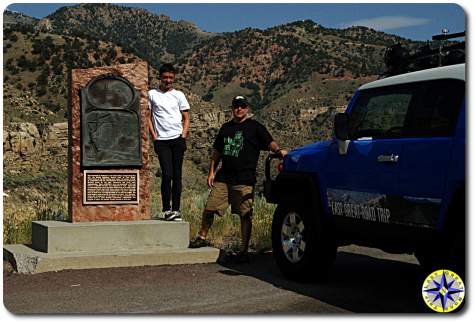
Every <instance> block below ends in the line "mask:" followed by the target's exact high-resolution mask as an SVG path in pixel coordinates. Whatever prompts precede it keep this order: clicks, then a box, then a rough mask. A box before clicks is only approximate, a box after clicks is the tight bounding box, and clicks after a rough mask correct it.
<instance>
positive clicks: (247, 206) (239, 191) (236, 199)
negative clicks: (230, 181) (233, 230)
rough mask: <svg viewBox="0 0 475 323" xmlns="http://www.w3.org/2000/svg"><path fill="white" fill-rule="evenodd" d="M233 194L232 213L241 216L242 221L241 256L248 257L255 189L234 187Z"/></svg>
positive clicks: (246, 186)
mask: <svg viewBox="0 0 475 323" xmlns="http://www.w3.org/2000/svg"><path fill="white" fill-rule="evenodd" d="M230 192H231V208H232V212H233V213H235V214H239V216H240V219H241V250H240V254H245V255H247V252H248V249H249V241H250V240H251V233H252V205H253V199H254V187H253V186H249V185H233V186H232V187H231V189H230Z"/></svg>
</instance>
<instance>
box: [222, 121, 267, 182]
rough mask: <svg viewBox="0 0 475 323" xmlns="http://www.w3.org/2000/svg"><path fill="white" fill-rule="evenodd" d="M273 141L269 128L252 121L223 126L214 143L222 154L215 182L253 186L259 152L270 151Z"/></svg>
mask: <svg viewBox="0 0 475 323" xmlns="http://www.w3.org/2000/svg"><path fill="white" fill-rule="evenodd" d="M272 140H273V139H272V136H271V135H270V133H269V132H268V131H267V129H266V128H265V127H264V126H263V125H262V124H260V123H259V122H257V121H255V120H252V119H247V120H244V121H243V122H241V123H236V122H234V121H232V120H231V121H228V122H226V123H225V124H223V126H222V127H221V129H219V133H218V136H217V137H216V140H215V141H214V144H213V148H214V149H216V150H217V151H218V152H219V153H220V154H221V162H222V165H221V168H220V169H219V170H218V172H217V174H216V177H215V180H216V181H217V182H225V183H229V184H233V185H254V184H255V183H256V167H257V161H258V159H259V153H260V151H261V150H268V149H269V145H270V143H271V142H272Z"/></svg>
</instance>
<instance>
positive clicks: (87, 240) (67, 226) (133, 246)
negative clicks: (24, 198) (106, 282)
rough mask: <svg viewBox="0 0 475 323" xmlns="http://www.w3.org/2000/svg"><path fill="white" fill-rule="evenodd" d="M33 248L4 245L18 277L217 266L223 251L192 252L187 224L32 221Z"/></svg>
mask: <svg viewBox="0 0 475 323" xmlns="http://www.w3.org/2000/svg"><path fill="white" fill-rule="evenodd" d="M32 231H33V236H32V245H31V246H26V245H4V247H3V257H4V259H6V260H8V261H9V262H10V263H11V264H12V265H13V266H14V268H15V269H16V270H17V271H18V272H19V273H41V272H46V271H58V270H63V269H87V268H108V267H129V266H146V265H153V266H155V265H174V264H195V263H209V262H216V260H217V259H218V256H219V249H216V248H199V249H189V248H187V247H188V237H189V224H188V223H187V222H166V221H160V220H146V221H127V222H86V223H69V222H60V221H34V222H33V230H32Z"/></svg>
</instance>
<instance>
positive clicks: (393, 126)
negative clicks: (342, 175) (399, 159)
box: [349, 79, 465, 140]
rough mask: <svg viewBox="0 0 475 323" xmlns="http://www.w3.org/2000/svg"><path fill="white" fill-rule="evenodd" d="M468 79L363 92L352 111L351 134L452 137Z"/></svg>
mask: <svg viewBox="0 0 475 323" xmlns="http://www.w3.org/2000/svg"><path fill="white" fill-rule="evenodd" d="M464 95H465V82H463V81H460V80H451V79H445V80H444V79H442V80H434V81H425V82H417V83H411V84H404V85H396V86H388V87H382V88H376V89H370V90H366V91H361V93H360V96H359V97H358V99H357V102H356V103H355V105H354V106H353V108H352V109H351V112H350V123H349V137H350V139H352V140H357V139H359V138H363V137H370V138H373V139H386V138H388V139H389V138H403V137H405V138H426V137H451V136H453V134H454V131H455V127H456V124H457V119H458V114H459V111H460V106H461V104H462V100H463V99H464Z"/></svg>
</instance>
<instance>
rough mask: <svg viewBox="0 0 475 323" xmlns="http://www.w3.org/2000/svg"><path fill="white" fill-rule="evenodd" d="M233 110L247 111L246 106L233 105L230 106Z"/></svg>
mask: <svg viewBox="0 0 475 323" xmlns="http://www.w3.org/2000/svg"><path fill="white" fill-rule="evenodd" d="M232 108H233V110H236V109H237V108H241V109H247V108H248V107H247V105H233V106H232Z"/></svg>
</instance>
